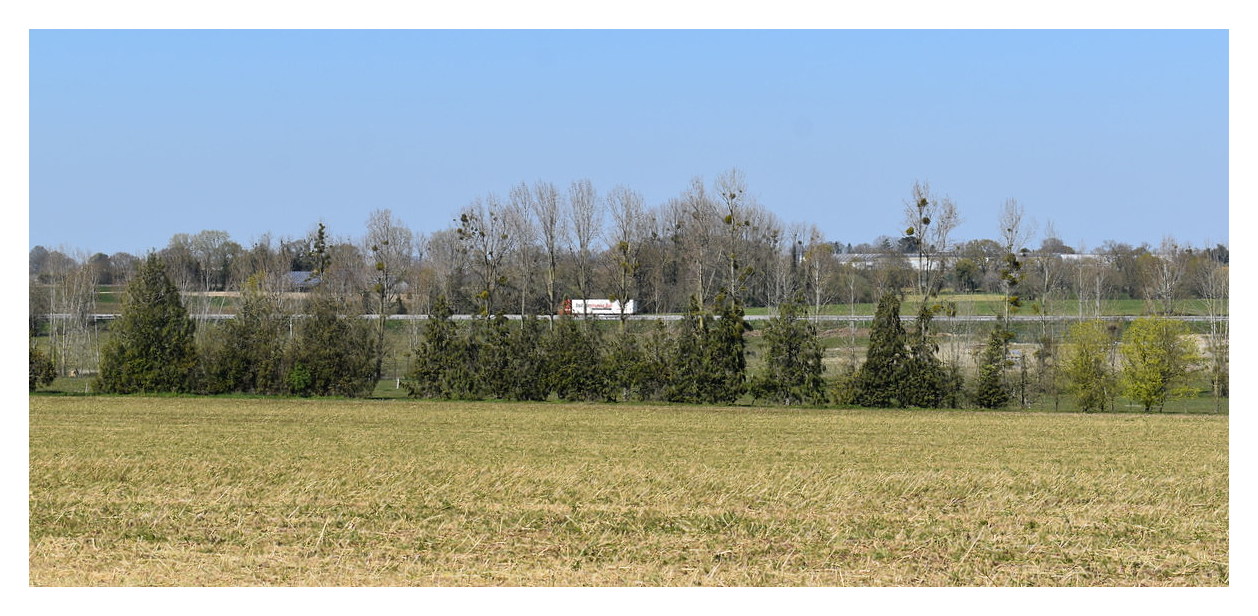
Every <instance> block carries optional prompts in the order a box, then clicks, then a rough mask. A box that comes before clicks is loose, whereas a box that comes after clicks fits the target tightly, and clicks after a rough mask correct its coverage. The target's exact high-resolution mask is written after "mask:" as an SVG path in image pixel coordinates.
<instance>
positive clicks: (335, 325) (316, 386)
mask: <svg viewBox="0 0 1258 616" xmlns="http://www.w3.org/2000/svg"><path fill="white" fill-rule="evenodd" d="M347 308H348V306H347V305H345V304H344V303H342V302H338V301H336V300H335V299H334V298H332V297H331V296H328V295H324V294H323V293H320V292H316V295H315V296H314V297H312V298H311V299H310V300H308V301H307V303H306V311H305V312H306V317H305V318H303V319H301V320H300V321H299V323H298V326H297V331H296V332H295V336H294V339H293V344H292V345H291V346H290V348H289V354H288V360H287V365H288V366H289V370H288V383H287V385H288V390H289V392H290V393H293V394H297V395H302V396H309V395H316V396H351V397H361V396H368V395H371V392H372V390H374V389H375V386H376V339H375V336H374V335H373V333H372V330H371V325H370V324H369V323H367V321H365V320H363V319H361V318H358V317H357V316H356V315H352V314H350V315H343V314H340V313H341V311H342V310H344V309H347Z"/></svg>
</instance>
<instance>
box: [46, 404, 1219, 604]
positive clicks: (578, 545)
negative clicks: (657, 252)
mask: <svg viewBox="0 0 1258 616" xmlns="http://www.w3.org/2000/svg"><path fill="white" fill-rule="evenodd" d="M30 451H31V453H30V469H31V470H30V555H29V558H30V583H31V584H32V585H40V586H42V585H195V586H215V585H617V586H628V585H639V584H641V585H653V586H662V585H744V586H745V585H844V586H852V585H1225V584H1227V583H1228V475H1227V468H1228V467H1227V461H1228V451H1227V418H1226V417H1219V416H1209V417H1201V416H1192V417H1189V416H1145V415H1121V416H1113V415H1066V414H1044V415H1040V414H1028V413H1016V412H1010V413H970V412H917V411H789V410H780V409H779V410H750V409H740V408H727V409H721V408H685V407H649V406H629V405H613V406H602V405H590V406H573V405H554V404H506V403H430V402H398V401H390V402H383V401H324V400H283V401H281V400H241V399H192V398H110V397H73V398H69V397H67V398H61V397H43V396H35V397H32V398H31V406H30Z"/></svg>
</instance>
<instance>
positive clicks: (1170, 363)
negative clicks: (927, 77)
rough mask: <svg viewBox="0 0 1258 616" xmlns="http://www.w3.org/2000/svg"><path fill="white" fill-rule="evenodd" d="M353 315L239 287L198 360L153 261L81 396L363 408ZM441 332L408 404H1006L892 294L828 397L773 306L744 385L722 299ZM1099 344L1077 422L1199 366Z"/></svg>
mask: <svg viewBox="0 0 1258 616" xmlns="http://www.w3.org/2000/svg"><path fill="white" fill-rule="evenodd" d="M354 304H355V303H354V302H350V301H342V300H339V299H337V298H336V297H334V296H332V295H330V294H327V293H323V292H320V291H318V290H316V291H315V292H313V293H311V294H310V295H309V298H308V299H307V301H306V303H305V306H304V308H303V310H302V314H301V315H300V316H298V315H293V314H289V313H287V312H285V311H284V310H283V309H282V308H281V306H280V304H279V299H278V295H276V294H273V293H267V292H265V291H264V290H263V289H262V288H261V285H260V284H259V282H258V280H257V279H253V280H250V281H249V282H248V283H247V284H246V285H245V288H244V289H243V291H242V300H241V305H240V309H239V311H238V313H237V315H236V318H234V319H231V320H229V321H227V322H225V323H224V325H223V326H222V328H221V329H220V330H217V331H216V332H215V333H216V334H218V335H214V336H206V337H205V338H206V340H204V341H203V342H202V345H201V346H200V347H198V345H197V344H196V342H195V335H196V327H195V324H194V322H193V321H192V319H190V318H189V316H188V313H187V310H186V309H185V308H184V306H183V304H182V302H181V300H180V296H179V292H178V291H177V289H176V288H175V287H174V285H173V284H171V282H170V280H169V278H168V277H167V276H166V274H165V271H164V266H163V263H162V261H161V260H160V259H158V258H156V257H155V256H150V257H149V258H148V259H147V260H146V261H145V262H144V263H143V265H142V266H141V267H140V269H139V272H138V273H137V275H136V277H135V278H134V279H133V280H132V282H131V283H130V284H129V285H128V287H127V290H126V295H125V297H124V300H123V309H122V315H121V317H120V318H119V319H118V321H117V322H116V323H115V324H114V326H113V328H112V330H113V335H112V336H111V338H110V340H109V342H108V343H107V344H106V345H105V346H104V347H103V349H102V357H101V371H100V374H99V376H98V377H97V379H96V381H95V385H96V388H97V390H98V391H101V392H106V393H158V392H174V393H189V392H199V393H230V392H241V393H251V394H283V395H299V396H328V395H335V396H366V395H369V394H370V393H371V392H372V390H373V389H374V388H375V384H376V381H377V379H378V376H379V354H378V353H377V345H378V344H379V340H378V338H377V336H376V335H375V334H376V333H377V332H374V331H373V328H372V326H371V325H370V323H369V322H368V321H367V320H365V319H362V318H359V317H360V316H361V315H359V314H356V313H355V312H354V310H353V308H354ZM452 317H453V314H452V309H451V307H450V305H449V304H448V303H447V302H446V301H445V300H444V298H439V299H438V300H437V301H436V302H435V304H434V306H433V309H432V313H431V314H430V317H429V319H428V320H427V322H426V324H425V326H424V331H423V336H422V339H421V340H420V342H419V344H418V346H417V347H416V348H414V349H413V350H412V351H411V360H412V363H411V369H410V370H409V371H408V373H407V375H406V379H405V385H406V388H407V391H408V393H409V394H410V395H411V396H413V397H420V398H439V399H484V398H496V399H505V400H546V399H549V398H551V397H554V398H557V399H559V400H567V401H620V400H625V401H629V400H636V401H667V402H686V403H697V404H728V403H732V402H735V401H737V400H739V399H740V398H742V397H744V396H745V395H747V394H750V395H751V396H752V397H753V398H755V399H756V400H760V401H764V402H769V403H774V404H786V405H793V404H811V405H819V404H825V403H827V402H829V401H831V400H833V401H837V402H839V403H843V404H854V405H859V406H868V407H884V408H896V407H925V408H940V407H959V406H962V405H963V404H966V403H968V404H971V405H974V406H977V407H981V408H1000V407H1004V406H1006V405H1008V404H1010V403H1011V402H1012V401H1013V399H1014V396H1013V395H1012V390H1011V388H1010V387H1009V383H1008V380H1009V379H1008V372H1009V366H1010V362H1009V360H1008V345H1009V341H1010V340H1011V339H1012V337H1013V335H1012V333H1011V332H1010V331H1009V330H1008V329H1007V328H1006V327H1005V326H1004V324H1003V323H1001V324H1000V325H998V326H997V327H996V328H995V329H994V330H992V332H991V333H990V335H989V338H988V342H987V344H986V346H985V348H984V350H983V351H982V353H981V355H980V357H979V362H978V363H979V368H978V373H977V376H976V377H975V378H974V380H973V382H972V383H971V384H970V387H969V388H966V387H965V382H964V379H962V377H961V373H960V369H959V368H958V367H957V366H956V365H952V364H946V363H944V362H943V361H941V360H940V359H939V356H938V348H937V346H936V344H935V343H934V342H933V337H932V334H931V331H930V328H931V322H932V318H933V312H932V311H931V309H930V308H929V307H927V306H925V305H923V306H922V308H921V310H920V312H919V314H918V317H917V319H916V321H915V322H914V325H913V327H912V329H911V330H908V331H906V329H905V328H904V326H903V325H902V324H901V322H900V299H899V296H898V295H896V294H894V293H889V294H887V295H885V296H884V297H882V299H881V300H880V301H879V303H878V308H877V312H876V314H875V317H874V322H873V326H872V331H871V334H870V342H869V348H868V352H867V356H866V360H865V361H864V362H863V363H862V364H860V365H859V366H855V367H850V368H849V369H848V370H847V371H845V372H843V373H841V374H839V375H837V377H835V378H834V379H833V380H832V382H831V383H830V384H829V386H827V383H826V381H825V379H824V377H823V372H824V366H823V364H822V356H823V349H822V347H821V343H820V341H819V339H818V335H817V331H816V328H815V326H814V325H813V323H811V322H809V321H808V320H807V319H805V318H803V310H802V309H801V308H800V307H799V305H798V304H797V303H787V304H784V305H782V306H781V307H779V311H778V314H777V315H776V316H775V317H774V318H773V319H771V320H770V321H769V322H768V325H767V326H766V327H765V329H764V330H763V335H764V339H765V345H764V351H763V353H764V365H765V367H764V369H763V370H762V371H760V373H759V374H757V375H755V376H754V377H753V378H750V379H748V376H747V360H746V358H747V350H746V346H747V343H746V338H745V334H746V332H747V331H748V330H749V329H750V328H749V326H748V325H747V323H746V321H745V319H744V314H743V309H742V306H741V305H740V304H739V303H738V302H737V301H734V300H731V299H729V298H727V297H726V296H725V295H723V294H722V295H718V296H717V299H716V302H715V306H713V308H712V309H710V310H708V309H705V308H704V307H703V306H700V305H699V303H698V302H696V301H693V300H692V301H691V302H690V307H689V310H687V312H686V314H685V315H683V317H682V318H681V319H680V320H679V321H678V322H677V323H676V324H674V325H672V326H671V327H670V326H665V325H664V323H663V322H657V323H656V325H655V328H654V330H653V331H651V332H649V333H647V334H629V333H627V332H626V331H625V328H624V326H623V323H622V327H621V331H620V333H619V334H607V333H605V332H604V331H603V330H601V329H600V328H599V327H598V324H597V323H596V322H594V321H590V320H578V319H575V318H573V317H572V316H566V315H565V316H562V317H560V318H558V319H556V320H553V321H550V322H547V321H543V320H540V319H538V318H537V317H536V316H529V317H526V318H524V319H523V320H521V321H510V320H508V319H507V318H506V317H504V316H502V315H498V316H496V317H492V318H484V317H482V318H477V319H473V320H471V321H468V322H466V323H464V324H459V323H456V322H455V321H454V320H453V319H452ZM1114 331H1115V330H1113V329H1112V328H1107V326H1106V325H1104V324H1102V323H1100V322H1082V323H1078V324H1076V325H1074V326H1073V327H1072V328H1071V329H1070V331H1069V333H1068V335H1067V337H1066V342H1067V344H1066V346H1065V348H1066V349H1067V352H1066V353H1064V354H1063V356H1064V361H1063V364H1062V367H1063V369H1062V370H1061V372H1060V375H1061V379H1062V381H1063V384H1064V385H1065V387H1066V390H1067V391H1069V392H1070V393H1072V394H1073V395H1074V396H1075V398H1076V399H1077V401H1078V403H1079V405H1080V406H1081V407H1082V408H1083V409H1084V410H1085V411H1093V410H1104V409H1105V408H1106V407H1107V406H1108V407H1110V408H1112V407H1113V400H1114V397H1115V395H1116V394H1117V393H1118V392H1119V391H1121V392H1122V393H1124V394H1126V395H1127V396H1129V397H1130V398H1132V399H1133V400H1136V401H1137V402H1139V403H1140V404H1142V405H1143V406H1144V408H1145V410H1146V411H1148V410H1152V409H1154V408H1158V409H1161V408H1162V406H1163V405H1164V403H1165V401H1166V400H1167V399H1169V398H1174V397H1177V396H1183V395H1186V394H1188V393H1191V391H1192V390H1190V389H1189V388H1188V387H1186V384H1185V383H1186V379H1187V376H1188V375H1189V374H1190V373H1191V371H1192V370H1193V368H1194V366H1195V364H1196V363H1197V362H1198V360H1199V359H1200V358H1199V357H1198V356H1197V353H1196V348H1195V347H1194V346H1193V345H1192V344H1191V343H1190V342H1189V340H1188V337H1187V330H1186V329H1185V327H1184V325H1183V323H1180V322H1177V321H1171V320H1167V319H1161V318H1145V319H1138V320H1136V321H1135V322H1134V323H1132V324H1131V326H1130V327H1128V328H1127V330H1126V333H1125V335H1124V336H1123V338H1122V341H1121V344H1118V340H1117V337H1116V335H1115V334H1114V333H1113V332H1114ZM1120 357H1121V360H1122V361H1121V372H1120V370H1119V361H1118V360H1119V359H1120ZM53 374H54V371H53V370H52V362H51V360H50V359H49V358H48V357H47V356H46V355H45V354H44V353H43V352H41V351H40V350H39V349H37V348H35V346H34V345H33V344H32V345H31V349H30V387H31V391H34V390H35V389H36V388H37V387H39V386H41V385H46V384H48V383H49V382H51V377H52V376H53ZM1120 385H1121V387H1120ZM963 397H964V398H966V399H965V400H963Z"/></svg>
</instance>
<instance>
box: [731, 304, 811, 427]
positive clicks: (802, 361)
mask: <svg viewBox="0 0 1258 616" xmlns="http://www.w3.org/2000/svg"><path fill="white" fill-rule="evenodd" d="M801 316H802V310H801V309H800V305H799V304H798V303H795V302H787V303H784V304H782V305H781V306H779V307H778V314H777V316H775V317H773V318H772V319H770V320H769V324H768V326H767V327H765V329H764V339H765V345H766V349H765V354H764V360H765V361H764V364H765V366H764V371H763V372H761V373H760V374H758V375H756V377H755V378H753V379H752V380H751V383H750V386H749V388H750V390H751V393H752V395H754V396H755V397H756V398H757V399H765V400H770V401H773V402H777V403H781V404H799V403H804V404H820V403H823V402H825V399H826V391H825V380H824V379H823V378H822V376H821V374H822V372H823V371H824V370H825V366H823V365H822V363H821V357H822V348H821V343H820V341H819V340H818V339H817V328H816V327H815V326H814V325H813V324H812V322H810V321H808V320H807V319H804V318H801Z"/></svg>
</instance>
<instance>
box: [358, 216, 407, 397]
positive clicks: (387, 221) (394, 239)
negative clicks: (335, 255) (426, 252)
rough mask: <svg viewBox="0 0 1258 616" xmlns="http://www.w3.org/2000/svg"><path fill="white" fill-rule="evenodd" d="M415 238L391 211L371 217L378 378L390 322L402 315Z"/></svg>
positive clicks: (368, 243)
mask: <svg viewBox="0 0 1258 616" xmlns="http://www.w3.org/2000/svg"><path fill="white" fill-rule="evenodd" d="M413 240H414V234H413V233H411V230H410V229H409V228H407V227H406V225H405V224H404V223H403V222H402V221H401V220H398V219H395V218H394V217H393V212H392V211H390V210H387V209H384V210H374V211H372V212H371V214H370V215H369V216H368V217H367V237H366V238H364V240H363V248H364V249H365V250H364V251H363V253H364V256H368V258H369V266H370V271H371V274H370V276H369V279H370V281H371V295H372V299H373V300H375V301H374V302H373V303H374V305H373V306H372V308H373V311H374V312H375V313H376V378H377V379H379V378H381V377H382V376H383V366H384V356H385V354H386V352H387V350H386V348H385V336H384V333H385V327H386V325H387V322H386V319H387V318H388V316H389V315H390V314H394V313H396V312H398V311H399V308H400V303H401V295H402V289H403V282H404V281H405V279H406V277H407V275H408V274H409V272H410V269H411V265H412V251H413V247H412V242H413Z"/></svg>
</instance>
